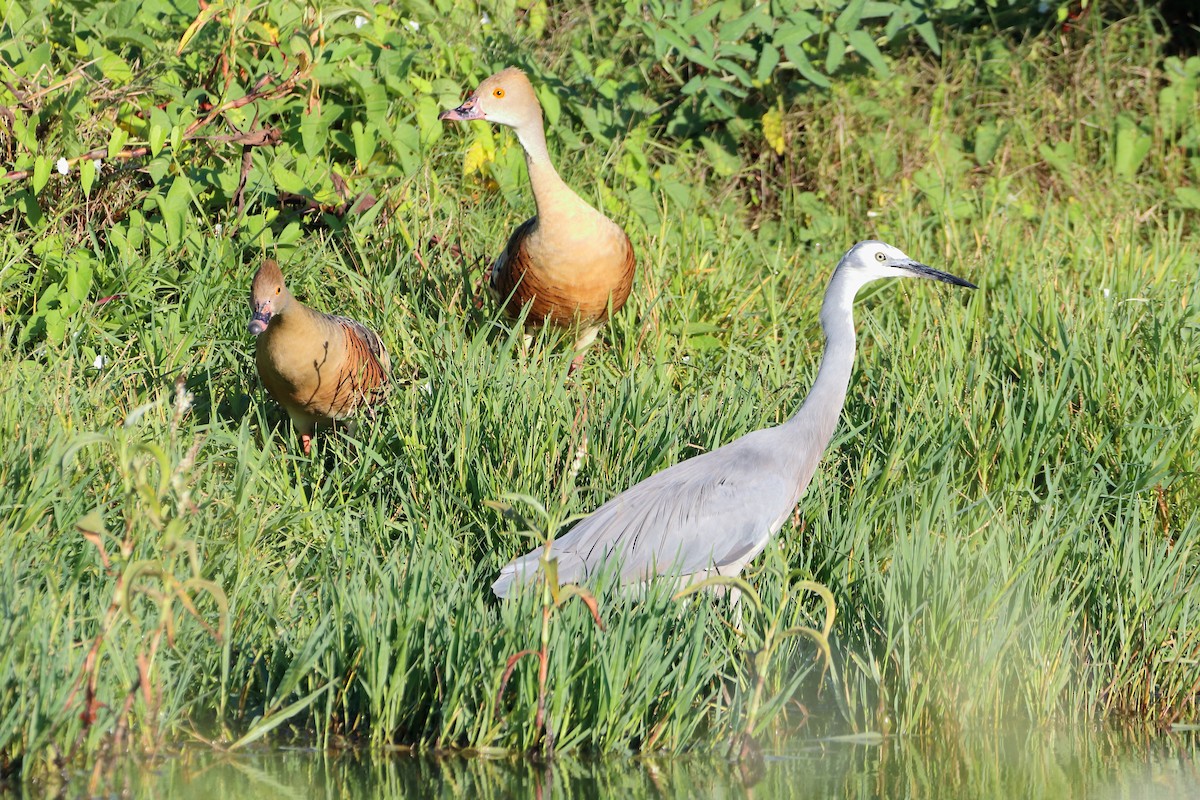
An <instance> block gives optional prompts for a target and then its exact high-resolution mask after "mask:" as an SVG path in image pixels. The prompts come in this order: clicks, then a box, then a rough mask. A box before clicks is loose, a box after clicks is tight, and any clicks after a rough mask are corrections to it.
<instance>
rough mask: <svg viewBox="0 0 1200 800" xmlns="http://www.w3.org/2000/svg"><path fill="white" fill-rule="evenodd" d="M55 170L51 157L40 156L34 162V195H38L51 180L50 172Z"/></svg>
mask: <svg viewBox="0 0 1200 800" xmlns="http://www.w3.org/2000/svg"><path fill="white" fill-rule="evenodd" d="M53 168H54V164H53V162H51V161H50V157H49V156H38V157H37V159H35V160H34V162H33V193H34V194H38V193H39V192H41V191H42V189H43V188H45V186H46V183H47V182H48V181H49V180H50V170H51V169H53Z"/></svg>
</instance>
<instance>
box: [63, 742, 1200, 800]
mask: <svg viewBox="0 0 1200 800" xmlns="http://www.w3.org/2000/svg"><path fill="white" fill-rule="evenodd" d="M1198 756H1200V734H1198V733H1197V732H1196V731H1178V732H1175V733H1151V732H1131V731H1115V730H1091V731H1078V732H1055V731H1024V732H1021V733H1010V734H1007V735H1003V736H1000V735H995V736H978V735H976V736H971V737H970V738H968V739H956V740H953V741H946V740H940V741H939V740H933V739H921V738H914V737H890V738H887V739H875V740H870V739H859V740H831V739H812V740H796V741H793V742H792V743H791V744H790V745H789V746H787V747H786V748H783V749H780V750H778V751H775V752H768V753H766V754H764V757H763V759H762V762H761V763H759V764H753V765H738V764H734V763H731V762H729V761H726V760H724V759H721V758H717V757H711V756H682V757H665V756H660V757H636V758H607V759H579V758H560V759H557V760H555V761H554V762H553V763H552V764H545V763H538V762H536V761H534V760H531V759H526V758H517V757H511V756H506V757H500V758H488V757H480V756H473V757H468V756H464V755H453V756H443V757H432V756H418V755H413V754H411V753H407V752H397V753H389V754H379V753H364V752H356V753H339V754H329V753H323V752H316V751H312V750H301V749H276V750H261V751H257V752H251V753H238V754H234V755H226V754H219V753H214V752H213V751H211V750H198V749H195V750H188V751H186V752H184V753H181V754H179V755H178V756H174V757H170V758H166V759H163V760H161V761H159V762H158V763H155V764H152V765H136V764H132V763H127V764H125V765H123V766H121V767H119V768H117V769H114V770H112V771H110V772H108V773H107V774H104V775H103V776H101V777H100V778H99V780H96V779H95V778H93V779H91V781H89V779H88V778H86V777H84V776H81V777H79V778H77V779H76V780H75V781H74V782H73V783H72V785H71V786H68V787H65V788H66V791H65V792H64V794H65V795H66V796H72V797H76V796H87V795H91V796H122V797H134V798H195V799H196V800H200V798H204V800H209V799H210V798H246V800H257V799H258V798H263V799H264V800H265V798H356V799H357V798H441V797H444V798H457V797H469V798H481V799H482V800H486V799H487V798H508V797H542V798H551V797H562V798H614V797H620V798H642V797H645V798H662V797H679V798H691V797H711V798H741V797H746V798H759V799H760V800H769V799H772V798H792V797H845V798H876V797H878V798H914V800H915V798H996V799H997V800H999V799H1000V798H1003V800H1010V799H1011V798H1047V799H1049V798H1054V799H1055V800H1063V799H1068V798H1089V800H1090V799H1093V798H1098V799H1099V800H1107V799H1108V798H1114V800H1115V799H1116V798H1129V799H1133V798H1146V800H1150V799H1151V798H1154V799H1155V800H1159V799H1160V798H1161V799H1162V800H1175V798H1196V799H1197V800H1200V762H1198V760H1197V757H1198ZM89 783H90V785H89Z"/></svg>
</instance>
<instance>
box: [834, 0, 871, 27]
mask: <svg viewBox="0 0 1200 800" xmlns="http://www.w3.org/2000/svg"><path fill="white" fill-rule="evenodd" d="M866 4H867V0H850V2H849V4H847V5H846V7H845V8H844V9H842V13H841V14H838V18H837V19H836V20H834V23H833V30H834V31H835V32H836V33H847V34H848V33H850V32H851V31H854V30H855V29H856V28H858V23H859V20H861V19H862V13H863V7H864V6H866Z"/></svg>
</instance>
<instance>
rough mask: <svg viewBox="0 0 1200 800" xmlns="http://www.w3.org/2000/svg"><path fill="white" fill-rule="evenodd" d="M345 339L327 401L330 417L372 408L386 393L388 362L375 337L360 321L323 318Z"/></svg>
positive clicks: (378, 338)
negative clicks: (332, 394)
mask: <svg viewBox="0 0 1200 800" xmlns="http://www.w3.org/2000/svg"><path fill="white" fill-rule="evenodd" d="M327 319H329V321H330V322H333V323H335V324H336V325H337V326H338V327H339V328H340V329H341V331H342V333H343V336H344V337H345V345H346V347H345V351H344V352H345V356H344V357H343V359H342V362H341V363H340V364H339V365H338V366H337V375H336V379H335V385H336V390H335V392H334V396H333V397H331V398H330V400H331V402H330V408H331V410H332V411H333V415H336V416H348V415H349V414H352V413H354V410H355V409H356V408H358V407H359V406H361V405H368V406H371V405H374V404H376V403H378V402H379V401H381V400H382V399H383V397H384V395H385V394H386V392H387V385H388V373H389V372H390V371H391V366H392V363H391V359H390V358H389V357H388V353H387V350H386V349H385V348H384V346H383V340H382V339H381V338H380V337H379V334H377V333H375V331H373V330H371V329H370V328H368V327H367V326H366V325H363V324H362V323H361V322H356V321H355V320H352V319H349V318H348V317H341V316H335V315H332V314H330V315H327Z"/></svg>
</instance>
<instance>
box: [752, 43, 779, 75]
mask: <svg viewBox="0 0 1200 800" xmlns="http://www.w3.org/2000/svg"><path fill="white" fill-rule="evenodd" d="M777 66H779V48H777V47H775V46H774V45H770V44H768V45H763V50H762V55H761V56H759V59H758V67H757V69H755V70H754V79H755V81H757V82H758V83H759V84H764V83H766V82H767V81H769V80H770V79H771V76H772V75H773V74H774V73H775V67H777Z"/></svg>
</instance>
